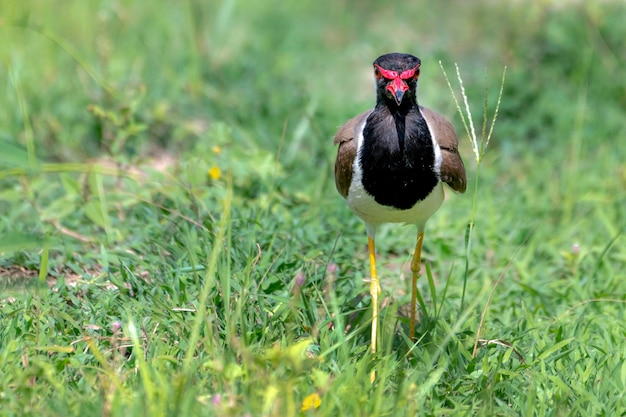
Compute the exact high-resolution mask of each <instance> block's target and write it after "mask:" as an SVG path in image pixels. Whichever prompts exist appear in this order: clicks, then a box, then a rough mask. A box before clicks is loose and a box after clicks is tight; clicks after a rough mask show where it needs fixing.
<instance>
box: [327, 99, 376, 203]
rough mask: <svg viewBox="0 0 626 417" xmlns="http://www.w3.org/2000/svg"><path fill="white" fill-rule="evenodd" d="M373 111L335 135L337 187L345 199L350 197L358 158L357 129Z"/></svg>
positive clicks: (352, 120)
mask: <svg viewBox="0 0 626 417" xmlns="http://www.w3.org/2000/svg"><path fill="white" fill-rule="evenodd" d="M371 112H372V111H371V110H368V111H366V112H365V113H361V114H359V115H358V116H356V117H353V118H352V119H350V120H348V121H347V122H345V123H344V124H343V126H341V127H340V128H339V130H338V131H337V134H335V140H334V143H335V145H339V149H338V150H337V159H336V160H335V185H336V186H337V191H339V194H341V195H342V197H343V198H346V197H347V196H348V190H349V189H350V183H351V182H352V164H353V163H354V158H355V157H356V145H357V144H356V141H355V140H354V136H355V131H356V129H357V128H358V127H359V126H361V125H362V124H363V123H365V119H366V118H367V116H369V114H370V113H371Z"/></svg>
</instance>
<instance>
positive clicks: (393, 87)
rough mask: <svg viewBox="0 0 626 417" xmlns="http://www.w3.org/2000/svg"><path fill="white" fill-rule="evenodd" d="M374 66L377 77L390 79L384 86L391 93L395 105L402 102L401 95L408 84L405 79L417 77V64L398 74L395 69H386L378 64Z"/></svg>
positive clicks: (407, 87)
mask: <svg viewBox="0 0 626 417" xmlns="http://www.w3.org/2000/svg"><path fill="white" fill-rule="evenodd" d="M374 67H375V68H376V70H377V72H376V76H377V78H379V79H380V78H383V77H384V78H385V79H387V80H390V81H391V82H390V83H388V84H387V85H386V86H385V88H386V89H387V90H389V92H390V93H391V94H392V95H393V98H394V99H395V101H396V104H397V105H400V103H402V97H404V93H405V92H406V91H407V90H408V89H409V85H408V84H407V83H406V81H405V80H410V79H417V77H419V67H420V65H419V64H418V65H416V66H415V68H411V69H408V70H406V71H402V72H401V73H400V74H398V72H397V71H391V70H386V69H384V68H383V67H381V66H380V65H376V64H374Z"/></svg>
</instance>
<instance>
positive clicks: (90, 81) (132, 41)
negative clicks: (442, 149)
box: [0, 0, 626, 416]
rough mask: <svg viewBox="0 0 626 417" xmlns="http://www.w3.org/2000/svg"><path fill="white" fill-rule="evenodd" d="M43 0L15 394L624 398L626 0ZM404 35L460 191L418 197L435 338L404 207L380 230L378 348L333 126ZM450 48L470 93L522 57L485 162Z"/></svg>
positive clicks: (26, 104) (16, 192) (522, 408)
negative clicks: (327, 4)
mask: <svg viewBox="0 0 626 417" xmlns="http://www.w3.org/2000/svg"><path fill="white" fill-rule="evenodd" d="M30 3H31V4H29V5H28V6H26V5H22V4H21V3H19V2H15V3H14V4H11V5H8V4H3V5H2V6H0V11H1V13H0V15H2V20H1V21H0V33H1V34H2V38H3V40H4V41H3V43H2V46H1V47H0V61H1V62H0V77H1V78H2V80H3V81H4V82H3V85H4V86H5V88H3V89H0V108H2V111H1V112H0V213H2V215H1V217H0V276H1V279H0V288H1V294H0V415H3V416H4V415H6V416H13V415H20V416H22V415H50V416H53V415H78V414H81V415H103V416H117V415H125V416H130V415H154V416H159V415H164V416H165V415H219V416H224V415H233V416H245V415H250V416H257V415H259V416H284V415H301V414H302V415H318V416H326V415H328V416H337V415H346V416H350V415H372V416H378V415H390V416H391V415H398V416H404V415H438V416H439V415H485V416H491V415H523V416H554V415H557V416H560V415H623V414H624V413H625V412H626V398H625V397H624V392H626V366H625V365H624V363H626V357H625V353H624V352H626V346H625V345H626V327H625V325H624V323H625V322H626V297H625V296H624V294H626V284H625V283H626V280H625V278H626V275H625V272H624V270H625V268H624V267H625V265H626V249H625V248H626V245H624V229H625V227H626V218H625V217H624V214H625V211H624V207H626V197H625V196H626V193H625V192H624V191H625V189H626V165H624V161H625V160H626V148H625V147H624V146H621V143H622V141H623V139H624V136H625V135H626V131H625V129H624V127H623V108H624V105H626V103H625V102H624V96H623V91H624V89H625V88H626V85H625V83H626V80H624V77H623V76H622V74H621V72H620V68H623V65H624V57H625V56H626V51H625V50H624V45H623V42H622V40H623V38H624V35H625V34H624V28H623V24H622V22H623V20H624V17H625V14H626V8H625V7H624V6H623V5H622V4H621V2H615V3H612V2H603V3H598V4H595V3H594V4H591V3H589V4H580V5H578V4H571V5H569V6H568V7H565V8H560V7H557V6H556V5H554V6H550V5H546V4H545V3H544V2H535V3H531V4H526V3H524V4H519V5H515V4H511V5H508V6H499V5H496V4H494V3H493V2H487V1H484V2H472V3H469V2H460V1H459V2H455V3H454V4H453V5H450V4H448V3H445V2H444V3H441V4H437V5H430V4H429V5H428V6H427V5H425V4H414V5H407V4H404V3H397V4H395V3H391V4H388V5H385V6H381V5H379V4H378V3H376V2H360V3H359V4H358V5H356V4H348V3H342V2H337V3H335V5H334V7H333V8H330V9H328V8H324V7H320V6H319V5H318V3H315V2H305V1H303V2H297V3H296V2H294V4H287V5H286V4H283V3H278V2H276V1H269V2H258V3H252V2H239V3H238V2H234V1H227V0H224V1H219V2H209V3H207V2H196V1H193V0H189V1H188V2H184V3H180V4H177V5H168V4H165V3H164V4H162V5H160V7H156V6H152V5H148V4H147V3H145V4H144V3H141V2H132V1H129V2H111V3H103V4H96V2H80V3H76V4H73V5H72V6H71V7H68V8H67V9H66V10H64V14H63V17H60V16H59V15H58V13H55V12H57V11H58V10H57V8H58V7H57V5H54V4H52V3H50V2H44V1H32V2H30ZM151 6H152V7H151ZM53 16H54V18H53ZM435 17H437V18H435ZM268 22H271V23H268ZM390 50H401V51H408V52H414V53H416V54H417V55H418V56H420V57H421V58H422V61H423V63H424V64H423V68H422V76H421V87H420V96H421V101H422V103H424V104H426V105H428V106H429V107H431V108H433V109H436V110H437V111H439V112H441V113H444V114H446V115H447V116H448V117H449V118H450V119H451V120H453V121H454V123H455V125H456V126H457V131H458V132H459V134H460V136H461V142H462V149H461V151H462V155H463V156H464V159H465V162H466V165H467V167H468V171H469V172H468V173H469V181H470V187H468V189H469V190H470V191H469V192H468V194H467V195H449V199H448V201H447V202H446V204H445V205H444V206H443V207H442V209H441V210H440V211H439V212H438V213H437V214H436V215H435V216H434V217H433V218H432V219H431V220H430V221H429V224H428V227H427V230H426V240H425V246H424V250H425V252H424V258H425V260H426V263H425V264H426V271H427V273H426V274H425V276H424V277H423V278H422V280H421V282H420V291H421V294H422V300H421V302H420V304H421V311H420V317H421V321H420V323H419V325H418V328H417V332H416V333H417V334H418V335H420V338H419V342H418V343H417V344H416V345H413V344H411V343H410V342H409V341H408V339H407V336H406V328H407V327H408V324H407V318H406V314H405V310H406V304H407V303H408V300H409V295H408V293H407V290H408V282H409V279H408V278H407V276H410V273H409V271H408V263H409V262H410V251H411V249H412V247H413V239H414V230H413V229H412V228H410V227H402V226H397V225H395V226H389V227H385V228H383V229H382V230H381V231H380V233H379V236H377V246H378V249H379V251H380V255H379V261H380V268H381V270H380V271H379V272H380V275H381V277H382V283H383V298H384V299H385V307H384V308H383V310H382V316H381V320H382V326H381V327H382V344H381V352H380V353H379V354H378V355H376V356H375V357H372V356H371V355H370V354H369V353H368V349H367V347H368V342H369V340H368V337H369V330H368V325H369V323H368V318H369V297H368V296H367V295H366V294H367V284H366V283H364V282H363V279H364V278H366V275H367V273H368V272H367V271H368V268H367V258H366V253H367V250H366V239H365V229H364V226H363V225H362V224H361V223H360V221H359V220H358V219H357V218H356V216H353V215H352V214H351V213H350V212H349V211H348V210H347V208H346V207H345V205H344V203H343V202H342V201H341V198H340V197H339V196H338V194H337V193H336V191H335V190H334V186H333V181H332V163H333V158H334V154H335V150H334V149H333V147H332V140H331V138H332V135H333V134H334V132H335V130H336V128H337V127H338V126H339V125H340V124H341V123H342V122H343V121H344V120H345V119H347V118H348V117H350V116H352V115H354V114H356V113H357V112H359V111H362V110H364V109H366V108H367V107H368V106H371V105H372V103H373V90H372V82H371V74H370V63H371V61H372V60H373V59H374V58H376V56H378V55H379V54H381V53H384V52H388V51H390ZM439 61H441V62H442V65H443V67H444V68H446V70H447V71H448V72H449V70H448V68H453V65H454V63H455V62H458V65H459V67H460V69H461V72H462V74H463V83H464V86H465V92H466V95H467V98H468V101H469V104H470V106H471V109H472V110H473V111H474V112H475V113H476V112H477V111H478V109H482V108H483V105H484V103H485V100H484V97H485V94H484V93H485V86H487V87H489V91H488V92H487V99H488V104H487V106H486V107H487V108H486V110H487V111H488V114H493V112H494V109H495V103H496V102H497V101H498V100H497V94H498V87H499V85H500V84H499V83H500V69H501V68H503V67H504V66H505V65H506V66H507V68H508V70H507V77H506V83H505V86H504V90H503V93H502V94H503V95H502V101H501V105H500V110H499V115H498V120H497V123H496V125H495V129H494V131H493V137H492V139H491V142H490V145H489V149H488V151H487V152H486V153H484V155H483V156H482V158H481V161H480V171H478V167H477V164H476V162H475V160H474V159H473V157H472V146H471V144H470V141H469V140H467V138H466V137H464V136H465V135H461V133H462V132H463V129H462V127H463V123H462V122H461V120H460V119H459V117H458V116H457V115H456V114H455V106H454V100H453V99H452V97H451V96H450V94H449V92H448V88H447V85H446V79H445V77H444V75H443V74H442V72H441V70H440V68H439V66H438V62H439ZM485 68H488V72H487V74H488V76H487V77H485ZM480 123H481V120H477V119H474V124H475V125H476V126H481V124H480ZM487 126H489V125H487ZM472 213H473V214H472ZM470 222H471V223H472V224H473V228H472V236H471V247H470V249H469V250H467V251H466V250H465V248H466V246H465V244H466V242H465V233H466V230H468V224H470ZM465 265H467V267H465ZM463 298H464V302H461V300H462V299H463ZM372 368H375V369H376V371H377V373H378V375H379V379H378V381H377V382H376V383H375V384H374V385H371V384H370V383H369V374H370V371H371V369H372ZM303 405H304V406H305V408H307V407H309V409H308V410H304V411H303V410H302V407H303Z"/></svg>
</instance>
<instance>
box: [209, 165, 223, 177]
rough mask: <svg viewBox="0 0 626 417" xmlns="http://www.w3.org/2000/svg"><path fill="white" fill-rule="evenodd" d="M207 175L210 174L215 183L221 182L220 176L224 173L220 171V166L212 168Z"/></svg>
mask: <svg viewBox="0 0 626 417" xmlns="http://www.w3.org/2000/svg"><path fill="white" fill-rule="evenodd" d="M207 173H208V174H209V177H211V179H212V180H214V181H217V180H219V179H220V176H221V175H222V171H220V167H218V166H212V167H211V168H209V171H208V172H207Z"/></svg>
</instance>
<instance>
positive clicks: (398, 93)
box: [387, 77, 409, 106]
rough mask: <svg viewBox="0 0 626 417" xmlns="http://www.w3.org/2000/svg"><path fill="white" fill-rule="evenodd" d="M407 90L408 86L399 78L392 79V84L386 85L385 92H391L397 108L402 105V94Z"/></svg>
mask: <svg viewBox="0 0 626 417" xmlns="http://www.w3.org/2000/svg"><path fill="white" fill-rule="evenodd" d="M408 89H409V86H408V84H407V83H406V82H405V81H404V80H402V79H401V78H400V77H398V78H394V79H393V81H392V82H390V83H389V84H387V90H389V91H390V92H391V94H392V95H393V98H394V99H395V100H396V104H397V105H398V106H399V105H400V103H402V97H404V93H405V92H406V91H407V90H408Z"/></svg>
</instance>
